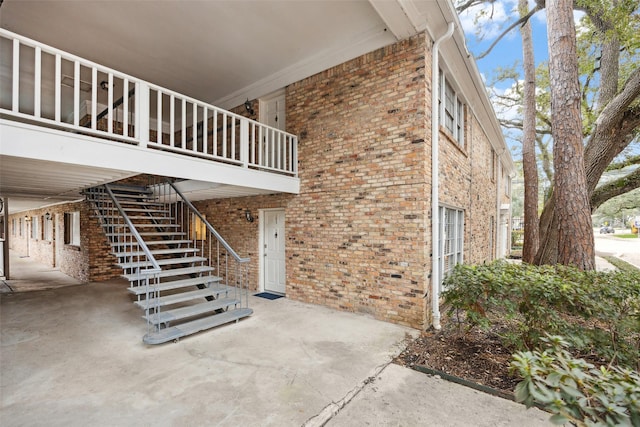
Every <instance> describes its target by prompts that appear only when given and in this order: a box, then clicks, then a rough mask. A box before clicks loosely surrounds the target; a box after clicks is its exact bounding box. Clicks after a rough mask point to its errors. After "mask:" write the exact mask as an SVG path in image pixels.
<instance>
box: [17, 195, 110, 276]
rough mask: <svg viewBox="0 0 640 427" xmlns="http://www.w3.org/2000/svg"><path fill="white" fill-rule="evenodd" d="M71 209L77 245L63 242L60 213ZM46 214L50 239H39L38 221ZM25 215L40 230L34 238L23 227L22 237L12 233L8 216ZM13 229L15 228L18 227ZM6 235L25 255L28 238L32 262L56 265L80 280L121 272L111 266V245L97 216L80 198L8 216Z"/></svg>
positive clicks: (62, 221) (40, 237) (62, 218)
mask: <svg viewBox="0 0 640 427" xmlns="http://www.w3.org/2000/svg"><path fill="white" fill-rule="evenodd" d="M74 211H79V212H80V246H71V245H65V244H64V214H65V212H74ZM46 213H49V214H50V217H51V220H50V221H51V223H52V226H53V239H52V240H51V241H47V240H44V239H43V238H42V229H43V228H42V223H43V222H44V221H45V219H44V218H45V214H46ZM25 215H26V216H28V217H32V216H36V217H38V218H39V221H40V226H41V229H40V230H41V233H40V236H39V237H38V238H37V239H32V238H31V235H30V233H29V234H28V235H27V233H26V228H25V232H23V235H22V236H20V235H19V232H17V233H16V235H13V234H12V230H11V221H12V219H14V218H15V219H16V220H19V219H20V218H21V217H22V218H24V216H25ZM17 229H18V230H19V227H17ZM56 229H57V230H56ZM29 230H30V227H29ZM56 236H58V237H59V241H56ZM9 238H10V248H11V249H12V250H14V251H16V252H17V253H18V254H19V255H21V256H25V255H27V240H28V255H29V256H30V257H31V258H33V260H34V261H36V262H39V263H41V264H44V265H48V266H51V267H54V266H55V265H58V266H59V268H60V271H61V272H63V273H65V274H67V275H69V276H71V277H73V278H75V279H78V280H81V281H83V282H89V281H100V280H107V279H111V278H114V277H118V276H119V275H120V274H122V270H121V269H118V268H116V267H114V266H113V264H114V263H115V262H116V258H115V257H114V256H113V255H111V248H110V246H109V244H108V243H107V240H106V236H105V235H104V232H103V231H102V227H100V225H99V223H98V219H97V218H94V217H93V211H92V210H91V209H90V207H89V205H88V203H86V202H84V201H82V202H76V203H65V204H59V205H52V206H48V207H45V208H42V209H35V210H29V211H25V212H20V213H19V214H15V215H12V216H10V218H9ZM56 246H58V247H56ZM56 257H58V259H57V260H56V259H55V258H56Z"/></svg>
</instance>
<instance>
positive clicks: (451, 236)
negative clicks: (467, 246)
mask: <svg viewBox="0 0 640 427" xmlns="http://www.w3.org/2000/svg"><path fill="white" fill-rule="evenodd" d="M439 234H440V241H439V242H438V248H439V250H438V260H439V262H440V273H441V278H442V279H444V278H445V277H447V275H448V274H449V273H451V271H452V270H453V267H455V266H456V265H457V264H460V263H462V260H463V258H462V255H463V249H464V211H463V210H461V209H452V208H447V207H443V206H441V207H440V233H439Z"/></svg>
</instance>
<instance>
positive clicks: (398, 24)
mask: <svg viewBox="0 0 640 427" xmlns="http://www.w3.org/2000/svg"><path fill="white" fill-rule="evenodd" d="M369 3H371V6H372V7H373V8H374V9H375V11H376V12H377V13H378V15H379V16H380V18H381V19H382V20H383V21H384V23H385V24H386V25H387V28H388V29H389V31H391V32H392V33H393V35H394V36H395V37H396V39H397V40H403V39H406V38H407V37H411V36H412V35H414V34H416V26H415V25H414V23H413V22H412V20H411V19H410V18H409V16H408V15H407V12H406V11H405V9H404V7H403V6H402V4H401V1H399V0H369Z"/></svg>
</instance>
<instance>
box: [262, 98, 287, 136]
mask: <svg viewBox="0 0 640 427" xmlns="http://www.w3.org/2000/svg"><path fill="white" fill-rule="evenodd" d="M284 100H285V97H284V90H280V91H278V92H275V93H272V94H271V95H267V96H266V97H264V98H261V99H260V111H259V113H260V123H264V124H265V125H267V126H271V127H274V128H276V129H279V130H286V129H285V117H286V110H285V103H284Z"/></svg>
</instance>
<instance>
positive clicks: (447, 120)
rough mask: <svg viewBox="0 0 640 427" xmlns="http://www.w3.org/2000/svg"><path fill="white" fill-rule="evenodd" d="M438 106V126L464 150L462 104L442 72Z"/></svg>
mask: <svg viewBox="0 0 640 427" xmlns="http://www.w3.org/2000/svg"><path fill="white" fill-rule="evenodd" d="M438 106H439V111H438V117H439V118H440V124H441V125H442V126H444V128H445V129H447V131H449V133H450V134H451V137H453V139H454V140H455V141H456V142H457V143H458V145H460V147H462V148H464V146H465V143H464V102H463V101H462V99H461V98H460V97H459V96H458V94H457V93H456V91H455V89H454V88H453V86H451V83H449V81H448V80H447V78H446V77H445V76H444V73H443V72H442V70H440V93H438Z"/></svg>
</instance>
